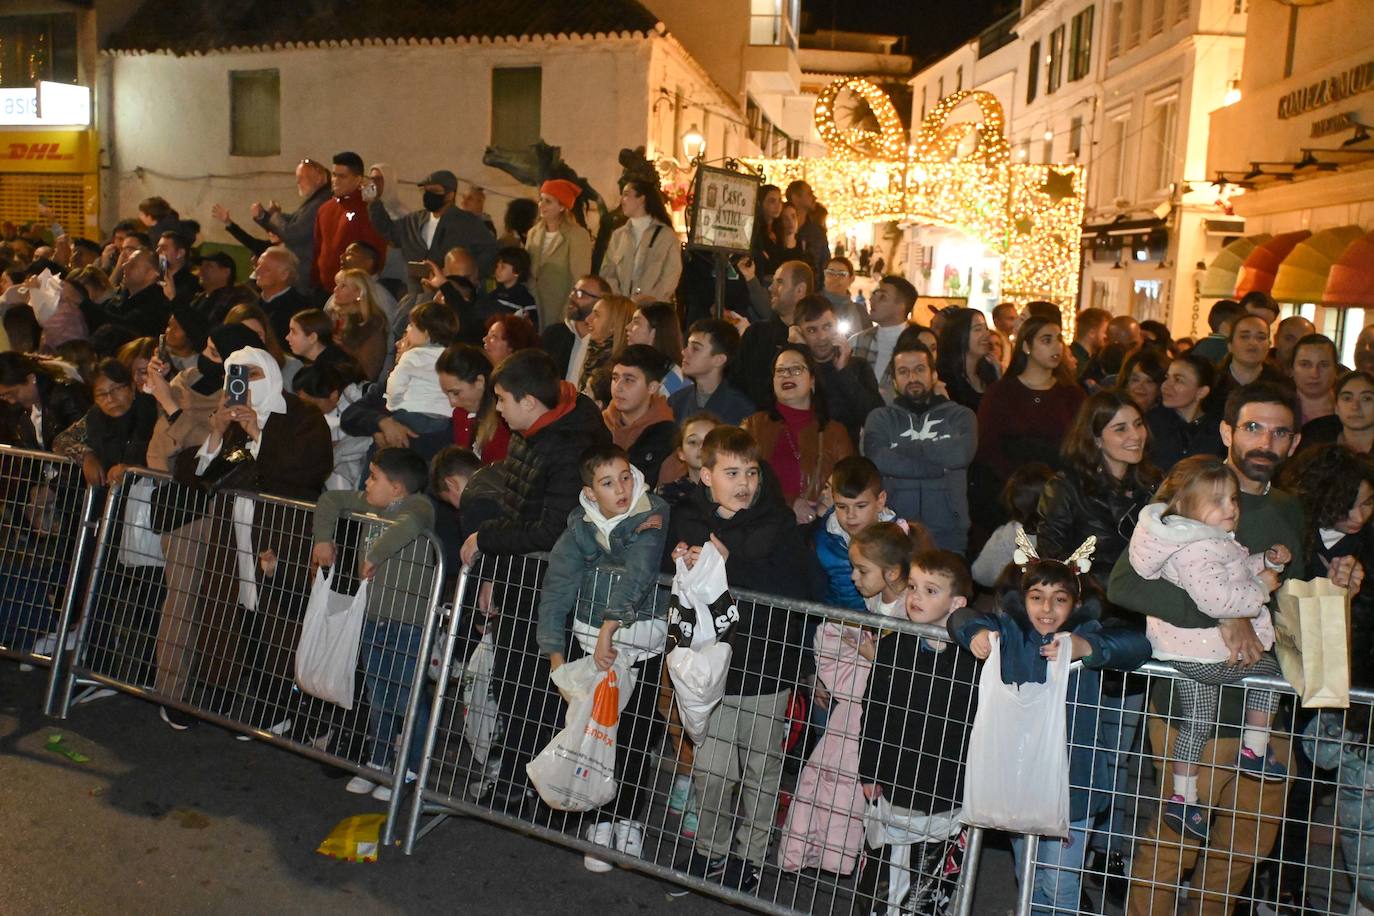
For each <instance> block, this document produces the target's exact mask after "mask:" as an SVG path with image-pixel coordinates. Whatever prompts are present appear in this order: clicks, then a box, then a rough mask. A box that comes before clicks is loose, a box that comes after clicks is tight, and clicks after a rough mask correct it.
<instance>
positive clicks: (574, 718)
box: [525, 656, 635, 811]
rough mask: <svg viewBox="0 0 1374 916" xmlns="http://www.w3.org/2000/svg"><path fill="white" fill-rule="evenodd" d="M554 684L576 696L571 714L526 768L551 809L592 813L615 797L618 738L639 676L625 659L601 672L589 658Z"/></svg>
mask: <svg viewBox="0 0 1374 916" xmlns="http://www.w3.org/2000/svg"><path fill="white" fill-rule="evenodd" d="M553 682H554V684H556V685H557V686H558V689H559V692H561V693H562V694H563V696H565V697H568V698H570V699H569V703H568V714H567V718H566V720H565V722H564V726H563V730H562V731H561V732H559V733H558V734H557V735H554V737H553V740H552V741H550V742H549V743H548V745H547V746H546V747H545V748H544V749H543V750H542V751H540V752H539V755H538V756H537V757H535V758H534V759H533V760H531V761H530V762H529V763H528V764H526V765H525V772H526V773H527V774H528V775H529V777H530V783H531V784H532V785H533V786H534V788H535V789H536V790H537V791H538V792H539V797H540V798H542V799H543V800H544V804H546V805H548V806H549V807H550V808H554V809H556V810H558V811H590V810H591V809H593V808H599V807H601V806H602V805H604V804H606V803H607V802H609V801H610V800H611V799H613V798H615V793H616V783H615V737H616V732H617V731H618V730H619V728H620V713H621V712H622V711H623V710H624V709H625V704H626V703H628V702H629V700H630V693H631V692H632V691H633V690H634V682H635V675H634V672H633V669H631V668H630V666H629V665H628V664H626V663H625V662H624V660H623V659H617V660H616V663H615V664H614V665H612V666H611V667H610V670H608V671H598V670H597V668H596V663H595V661H593V659H592V658H591V656H583V657H582V658H579V659H578V660H577V661H575V662H569V663H568V664H566V665H563V666H561V667H560V668H559V669H558V670H557V671H555V672H554V673H553Z"/></svg>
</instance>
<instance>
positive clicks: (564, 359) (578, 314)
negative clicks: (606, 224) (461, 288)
mask: <svg viewBox="0 0 1374 916" xmlns="http://www.w3.org/2000/svg"><path fill="white" fill-rule="evenodd" d="M610 294H611V284H609V283H607V282H606V281H605V280H604V279H602V278H601V277H598V276H597V275H596V274H587V275H586V276H585V277H581V278H579V279H578V281H577V282H576V283H574V284H573V288H572V290H571V291H569V293H568V304H567V307H566V308H565V309H564V310H563V321H562V322H561V323H559V324H551V325H549V326H548V327H547V328H545V329H544V334H543V340H542V344H543V347H544V352H545V353H548V354H549V356H551V357H552V358H553V363H554V365H555V366H557V367H558V371H559V373H561V374H562V376H563V378H564V380H566V381H569V382H572V383H573V384H574V385H576V384H577V380H578V379H579V378H581V377H582V364H583V363H584V362H586V360H587V316H588V315H590V314H591V313H592V306H594V305H596V300H598V299H600V298H601V297H602V296H609V295H610ZM446 295H447V294H446Z"/></svg>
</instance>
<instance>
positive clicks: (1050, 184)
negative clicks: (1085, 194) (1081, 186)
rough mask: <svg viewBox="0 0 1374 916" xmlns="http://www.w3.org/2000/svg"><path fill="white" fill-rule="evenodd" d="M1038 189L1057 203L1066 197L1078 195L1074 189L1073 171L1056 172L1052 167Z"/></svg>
mask: <svg viewBox="0 0 1374 916" xmlns="http://www.w3.org/2000/svg"><path fill="white" fill-rule="evenodd" d="M1037 190H1039V191H1040V193H1041V194H1044V195H1046V196H1048V197H1049V199H1050V200H1052V201H1054V202H1055V203H1058V202H1059V201H1061V200H1063V199H1064V198H1066V197H1076V196H1077V194H1076V193H1075V192H1074V189H1073V173H1072V172H1067V173H1066V172H1056V171H1055V170H1054V169H1050V170H1049V171H1048V172H1046V173H1045V183H1044V184H1042V185H1041V186H1040V187H1039V188H1038V189H1037Z"/></svg>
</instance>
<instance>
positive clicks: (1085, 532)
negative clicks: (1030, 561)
mask: <svg viewBox="0 0 1374 916" xmlns="http://www.w3.org/2000/svg"><path fill="white" fill-rule="evenodd" d="M1158 483H1159V478H1158V475H1157V474H1155V473H1154V472H1153V471H1149V472H1146V474H1143V475H1140V476H1139V477H1137V476H1136V475H1135V474H1131V475H1128V476H1127V479H1126V480H1124V481H1117V480H1113V479H1112V478H1110V477H1109V476H1108V475H1107V474H1106V472H1105V471H1099V472H1098V473H1096V474H1092V475H1088V474H1084V473H1083V472H1082V471H1080V470H1078V469H1075V468H1071V469H1069V470H1066V471H1061V472H1060V473H1059V474H1057V475H1056V476H1055V477H1054V479H1053V480H1051V481H1050V482H1049V483H1048V484H1046V485H1045V491H1044V493H1043V494H1041V496H1040V525H1039V527H1038V528H1037V529H1036V547H1037V552H1038V553H1039V554H1040V555H1041V556H1042V557H1049V558H1054V559H1063V558H1065V557H1067V556H1068V555H1069V554H1071V553H1073V552H1074V551H1075V550H1077V549H1078V546H1079V545H1080V544H1082V543H1083V542H1084V541H1085V540H1087V538H1088V537H1089V536H1092V535H1096V537H1097V549H1096V550H1095V551H1094V553H1093V558H1092V569H1091V574H1092V576H1093V577H1094V578H1095V579H1096V580H1097V584H1098V585H1100V586H1101V587H1102V589H1103V591H1104V592H1105V591H1106V588H1107V580H1108V579H1109V578H1110V577H1111V573H1112V567H1113V566H1114V565H1115V564H1116V560H1117V558H1118V557H1119V556H1121V554H1122V553H1123V552H1125V550H1126V547H1127V545H1128V544H1129V543H1130V541H1131V533H1132V532H1134V531H1135V524H1136V517H1137V516H1138V515H1139V514H1140V510H1141V509H1142V508H1143V507H1144V506H1145V504H1146V503H1148V502H1149V501H1150V498H1151V497H1152V496H1153V495H1154V491H1155V487H1156V486H1157V485H1158ZM1105 616H1107V617H1114V618H1117V619H1119V620H1121V621H1123V622H1129V623H1132V624H1134V625H1137V626H1139V627H1140V628H1141V629H1143V628H1144V620H1143V619H1142V618H1141V617H1140V616H1139V615H1138V614H1135V613H1133V612H1130V611H1126V610H1124V609H1121V608H1116V607H1109V608H1108V609H1107V613H1106V615H1105Z"/></svg>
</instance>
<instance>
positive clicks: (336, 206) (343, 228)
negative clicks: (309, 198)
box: [310, 152, 386, 293]
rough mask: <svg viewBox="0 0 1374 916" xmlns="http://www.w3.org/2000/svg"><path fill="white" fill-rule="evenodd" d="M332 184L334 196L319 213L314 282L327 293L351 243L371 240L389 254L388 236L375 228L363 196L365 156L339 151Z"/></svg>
mask: <svg viewBox="0 0 1374 916" xmlns="http://www.w3.org/2000/svg"><path fill="white" fill-rule="evenodd" d="M329 184H330V188H331V190H333V192H334V196H333V197H331V198H330V199H329V200H326V201H325V202H324V203H322V204H320V209H319V211H318V212H316V214H315V263H314V264H312V265H311V266H310V282H311V284H312V285H313V286H315V287H316V288H317V289H322V290H324V291H325V292H326V293H333V292H334V274H335V273H337V272H338V270H339V258H340V257H341V256H342V255H343V251H344V249H345V248H347V247H348V246H349V245H350V244H351V243H353V242H357V241H363V242H367V243H368V244H370V245H372V247H374V248H376V249H377V252H378V255H379V257H380V258H381V259H385V258H386V239H384V238H382V236H381V235H380V234H379V233H378V232H377V230H376V229H374V228H372V220H370V219H368V216H367V204H368V201H367V200H365V199H364V197H363V159H362V157H361V156H359V155H358V154H357V153H350V152H344V153H338V154H336V155H335V156H334V169H333V171H332V173H331V175H330V179H329Z"/></svg>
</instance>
